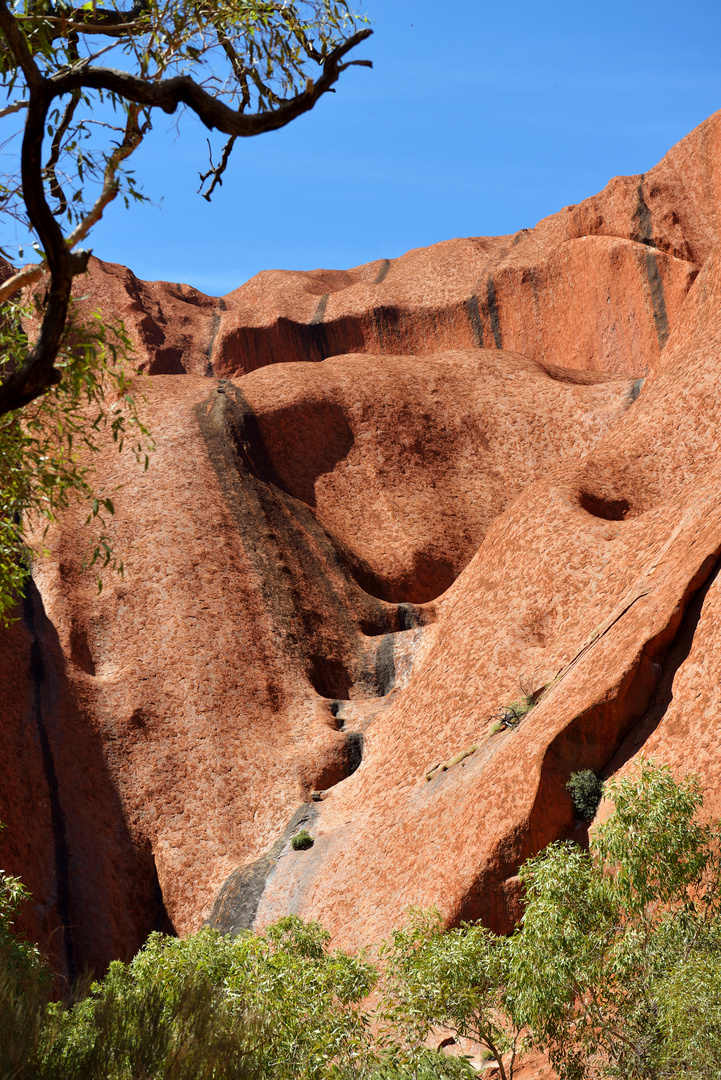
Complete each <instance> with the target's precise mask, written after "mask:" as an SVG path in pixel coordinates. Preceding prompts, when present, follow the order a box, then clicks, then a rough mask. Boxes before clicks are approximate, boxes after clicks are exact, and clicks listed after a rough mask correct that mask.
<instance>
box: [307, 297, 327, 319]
mask: <svg viewBox="0 0 721 1080" xmlns="http://www.w3.org/2000/svg"><path fill="white" fill-rule="evenodd" d="M329 299H330V293H326V294H325V295H324V296H321V298H320V300H319V301H318V307H317V308H316V309H315V315H314V316H313V318H312V319H311V320H310V325H311V326H318V325H319V323H322V322H323V319H324V318H325V309H326V308H327V307H328V300H329Z"/></svg>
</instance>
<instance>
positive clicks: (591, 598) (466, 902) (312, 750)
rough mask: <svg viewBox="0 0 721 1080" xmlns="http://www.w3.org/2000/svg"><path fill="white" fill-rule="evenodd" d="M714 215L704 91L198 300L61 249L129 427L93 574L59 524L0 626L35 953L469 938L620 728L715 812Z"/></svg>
mask: <svg viewBox="0 0 721 1080" xmlns="http://www.w3.org/2000/svg"><path fill="white" fill-rule="evenodd" d="M720 241H721V113H720V114H716V115H715V116H713V117H711V118H710V119H709V120H707V121H706V122H705V123H704V124H703V125H701V127H700V128H698V129H697V130H696V131H694V132H692V133H691V135H689V136H688V137H687V138H686V139H684V140H683V141H682V142H681V143H679V144H678V146H676V147H674V148H673V149H672V150H671V151H670V153H669V154H668V155H667V156H666V157H665V158H664V159H663V161H662V162H661V163H660V164H659V165H657V166H656V167H655V168H654V169H652V170H651V171H650V172H649V173H647V174H645V175H644V176H640V177H631V178H616V179H615V180H612V181H611V182H610V183H609V185H608V186H607V187H606V189H605V190H604V191H603V192H601V193H600V194H599V195H597V196H595V197H593V198H590V199H588V200H586V201H585V202H583V203H581V204H580V205H579V206H576V207H567V208H565V209H564V210H562V211H560V212H559V213H558V214H556V215H554V216H553V217H551V218H547V219H545V220H544V221H542V222H540V223H539V224H538V225H537V226H536V228H535V229H533V230H524V231H522V232H520V233H517V234H516V235H515V236H512V237H500V238H492V239H487V238H480V239H479V238H474V239H467V240H451V241H448V242H446V243H443V244H439V245H436V246H434V247H432V248H429V249H425V250H417V251H412V252H409V253H408V254H407V255H404V256H403V257H401V258H399V259H395V260H392V261H389V260H383V259H381V260H378V261H377V262H375V263H372V264H369V265H367V266H364V267H358V268H356V269H354V270H350V271H329V270H317V271H312V272H310V273H291V272H284V271H268V272H266V273H263V274H259V275H258V276H257V277H256V278H254V279H253V280H252V281H250V282H248V283H247V284H246V285H243V286H242V287H241V288H239V289H237V290H235V292H233V293H230V294H229V295H228V296H226V297H223V298H221V299H216V298H212V297H206V296H203V295H202V294H200V293H198V292H197V291H196V290H194V289H191V288H190V287H188V286H182V285H169V284H167V283H158V282H156V283H147V282H141V281H139V280H138V279H137V278H135V277H134V275H133V274H132V273H131V272H130V271H129V270H126V269H125V268H123V267H118V266H113V265H111V264H103V263H100V262H98V261H97V260H94V261H93V263H92V267H91V273H90V276H89V279H86V280H84V281H82V282H80V283H79V288H80V289H81V290H82V291H81V292H80V293H79V295H82V296H85V297H87V298H88V299H86V300H83V304H84V305H85V306H86V309H87V310H94V309H98V308H99V309H100V310H101V311H102V312H103V314H104V315H105V316H106V317H112V316H115V317H120V318H122V319H123V320H124V321H125V324H126V326H127V328H128V331H129V333H130V335H131V337H132V339H133V341H134V344H135V347H136V351H137V355H138V358H139V364H140V367H141V368H142V369H143V370H144V371H145V372H146V373H148V376H149V378H148V379H147V381H146V395H147V404H146V406H145V409H146V415H147V420H148V423H149V424H150V426H151V428H152V432H153V435H154V438H155V440H156V443H157V447H158V448H157V451H156V453H155V454H154V455H153V461H152V465H151V468H150V470H149V471H148V472H147V473H142V472H141V471H140V470H139V469H138V468H137V467H136V466H135V464H134V462H132V460H131V459H130V458H128V459H127V460H126V459H125V457H124V456H120V455H118V454H117V453H116V452H115V451H111V450H108V451H107V452H105V453H104V454H103V455H102V456H101V459H100V461H99V463H98V469H99V475H100V478H101V480H102V482H103V484H104V485H105V487H106V488H107V489H108V490H111V489H113V490H114V489H115V488H117V487H118V486H119V485H121V486H120V487H119V490H117V492H116V493H115V495H114V501H115V505H116V514H115V517H114V519H113V521H112V522H111V524H110V532H111V537H112V541H113V544H114V547H115V550H116V552H117V553H118V555H119V556H120V557H121V558H122V559H123V561H124V563H125V567H126V571H125V577H124V578H123V579H122V580H121V579H117V580H109V581H107V582H106V587H105V588H104V590H103V592H102V593H101V594H100V595H98V594H97V591H96V588H95V585H94V582H93V581H91V580H90V579H89V576H88V575H85V576H82V575H81V574H80V573H79V570H80V567H81V565H82V562H83V559H84V557H85V554H86V550H87V544H88V537H87V534H86V532H85V531H84V529H83V527H82V521H83V518H84V514H83V513H81V511H80V510H78V511H77V512H76V513H69V514H68V515H67V516H66V518H65V519H64V520H63V521H62V522H61V524H60V525H59V526H58V527H57V528H56V529H54V531H53V532H52V534H51V535H50V536H49V538H48V545H49V547H50V551H51V554H50V557H49V558H47V559H45V560H40V561H38V562H37V564H36V566H35V568H34V571H33V579H34V580H33V585H32V586H31V587H30V589H29V590H28V595H27V597H26V598H25V601H24V603H23V605H22V608H21V610H19V611H18V616H19V618H18V621H17V622H15V623H14V624H12V625H11V626H10V627H9V628H7V629H6V630H4V631H2V632H0V680H1V685H2V697H1V698H0V716H1V717H2V724H1V725H0V740H1V741H0V746H2V754H3V761H4V762H5V763H6V767H5V768H4V769H3V770H2V774H1V775H0V819H1V820H4V821H5V822H7V824H8V826H9V828H8V829H7V830H6V831H5V832H3V834H2V836H1V837H0V853H1V855H2V864H3V865H4V867H5V868H6V869H7V870H9V871H12V872H15V873H18V874H20V875H21V876H22V877H23V878H24V880H25V881H26V883H27V884H28V886H29V887H30V889H31V890H32V892H33V895H34V898H35V907H34V908H33V909H32V910H31V911H29V912H28V914H27V915H26V926H27V929H28V930H29V932H31V933H32V934H33V935H34V936H35V937H36V938H38V939H39V940H42V941H43V942H44V943H45V944H46V945H48V947H49V948H51V949H52V951H53V954H54V957H55V960H56V963H57V965H58V967H59V968H60V969H63V970H65V971H68V972H72V971H73V970H81V969H82V968H84V967H86V966H88V965H90V966H93V967H96V968H102V967H103V966H104V965H105V964H107V962H108V961H109V960H110V959H112V958H113V957H114V956H123V957H127V956H129V955H131V954H132V953H133V952H134V951H135V950H136V949H137V948H138V947H139V945H140V944H141V943H142V940H143V939H144V937H145V935H146V934H147V933H148V931H149V930H151V929H153V928H154V927H161V928H168V929H169V928H171V927H172V928H173V929H174V930H175V931H177V932H178V933H181V934H182V933H187V932H190V931H192V930H194V929H197V927H198V926H200V925H201V923H202V922H203V921H204V920H206V919H210V921H211V922H213V923H214V924H215V925H217V926H220V927H222V928H224V929H226V930H234V929H239V928H241V927H244V926H245V927H248V926H255V927H261V926H263V925H265V924H266V923H268V922H269V921H271V920H272V919H275V918H276V917H278V916H279V915H281V914H284V913H286V912H288V911H294V912H297V913H299V914H301V915H303V916H304V917H306V918H318V919H320V920H321V921H322V922H323V923H324V924H325V925H326V926H327V927H328V928H329V929H330V930H331V931H332V932H333V935H334V937H335V939H336V941H337V943H338V944H340V945H344V946H350V947H354V946H357V945H360V944H370V943H373V942H376V941H378V940H379V939H380V938H381V937H383V936H384V935H385V934H387V933H388V932H389V930H390V929H391V928H392V927H393V926H395V925H397V924H399V923H400V922H401V921H402V920H403V918H404V916H405V912H406V910H407V908H408V906H409V905H411V904H421V905H423V906H429V905H433V904H435V905H437V906H438V907H439V909H440V910H441V912H442V914H443V916H444V917H445V919H446V920H447V921H448V922H449V923H455V922H458V921H459V920H461V919H470V918H482V919H484V920H485V921H486V922H487V923H488V924H489V925H491V926H493V927H495V928H496V929H498V930H504V929H508V928H509V927H510V926H511V925H512V923H513V921H514V919H515V918H516V917H517V914H518V910H519V906H518V886H517V877H516V875H517V870H518V867H519V865H520V863H521V862H522V861H523V860H524V859H525V858H526V857H527V856H528V855H529V854H531V853H532V852H534V851H537V850H539V849H540V848H541V847H543V846H544V845H545V844H546V843H548V842H549V841H550V840H553V839H556V838H558V837H559V836H564V835H569V834H570V833H572V832H573V830H574V828H576V825H575V822H574V816H573V809H572V805H571V801H570V796H569V795H568V793H567V791H566V789H565V783H566V780H567V779H568V776H569V774H570V773H571V772H573V771H575V770H577V769H583V768H592V769H596V770H599V771H601V770H605V771H606V773H608V772H612V771H615V770H617V769H621V768H628V767H629V762H631V761H632V760H633V758H634V755H636V754H637V753H639V752H644V753H645V754H647V755H648V754H653V755H654V756H655V757H656V758H657V759H659V760H664V761H668V762H669V763H671V764H672V765H673V766H674V768H677V769H678V770H679V771H687V770H689V769H693V770H695V771H697V772H699V773H700V774H701V776H702V778H703V780H704V783H705V784H706V785H707V786H708V789H709V797H710V800H709V806H710V808H711V809H712V810H715V811H716V812H717V813H719V814H721V755H720V754H719V752H718V749H719V742H720V741H721V699H719V696H718V693H717V690H716V688H717V686H718V683H719V675H720V674H721V650H720V649H719V646H718V644H717V639H718V634H717V633H716V627H717V626H718V623H719V618H721V600H719V596H721V593H719V592H718V590H719V585H718V584H717V581H718V579H717V576H716V574H717V569H718V559H719V555H720V554H721V494H719V492H721V483H720V481H721V454H720V453H719V421H720V419H721V415H720V410H721V405H720V404H719V401H720V400H721V392H720V390H721V387H720V377H719V374H718V373H719V365H720V362H721V284H719V282H720V280H721V265H720V263H721V253H720V252H719V242H720ZM717 594H718V595H717ZM544 687H547V688H548V689H547V690H546V692H545V693H543V694H542V696H540V695H541V693H542V691H543V689H544ZM524 695H534V700H535V699H538V698H539V696H540V700H539V701H538V703H537V704H536V705H535V707H534V708H532V709H531V710H530V711H529V712H528V713H527V714H526V716H525V717H524V718H523V719H522V720H521V721H520V723H519V725H518V726H517V728H515V729H511V728H506V729H504V730H502V731H501V732H499V733H497V734H494V735H489V734H488V730H489V717H491V716H492V714H494V712H497V710H498V709H499V708H500V707H502V706H503V705H504V704H507V703H509V702H511V701H513V700H517V699H519V698H520V697H522V696H524ZM473 748H475V749H473ZM436 766H444V767H441V768H436ZM427 777H430V779H427ZM301 826H305V827H307V828H308V829H309V830H310V831H311V832H312V834H313V836H314V838H315V843H314V845H313V847H312V848H310V849H309V850H307V851H300V852H294V851H292V849H291V848H290V839H291V837H292V835H293V833H294V832H295V831H297V830H298V829H299V828H300V827H301ZM58 927H64V929H62V930H58ZM530 1067H531V1066H530V1065H529V1068H530ZM539 1067H540V1066H539ZM529 1075H530V1073H529Z"/></svg>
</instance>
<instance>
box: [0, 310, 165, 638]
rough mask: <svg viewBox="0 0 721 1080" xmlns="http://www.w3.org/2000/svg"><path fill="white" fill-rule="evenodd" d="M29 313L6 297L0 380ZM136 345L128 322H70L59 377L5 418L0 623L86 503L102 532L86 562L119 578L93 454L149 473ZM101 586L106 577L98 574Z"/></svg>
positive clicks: (17, 357) (0, 432)
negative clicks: (106, 450)
mask: <svg viewBox="0 0 721 1080" xmlns="http://www.w3.org/2000/svg"><path fill="white" fill-rule="evenodd" d="M31 314H32V312H31V310H30V309H28V308H27V307H25V308H23V307H21V306H20V305H19V304H17V303H15V302H12V301H6V304H5V318H4V320H3V321H2V322H0V377H2V374H3V373H4V371H5V370H8V369H9V370H12V369H13V367H14V366H15V365H17V364H18V363H19V362H20V361H21V358H22V356H23V355H24V354H25V352H26V350H27V346H28V337H27V330H26V327H27V325H28V323H30V322H31V318H30V317H31ZM129 354H130V342H129V341H128V339H127V336H126V334H125V332H124V329H123V327H122V324H121V323H119V322H116V321H103V320H102V319H101V318H100V317H99V316H95V317H94V318H92V319H91V320H90V321H89V322H87V323H85V324H83V323H80V322H77V323H76V322H74V321H73V320H72V319H71V320H70V321H69V323H68V329H67V332H66V334H65V336H64V339H63V343H62V346H61V350H60V353H59V356H58V359H57V361H56V365H57V369H58V371H59V372H60V374H61V380H60V382H59V383H57V384H56V385H54V386H53V387H52V388H51V389H50V390H49V391H48V392H47V393H46V394H45V395H44V396H43V397H40V398H38V399H36V400H35V401H33V402H31V403H30V404H28V405H27V406H26V407H25V408H24V409H22V410H20V411H14V412H9V413H6V414H5V415H4V416H0V468H1V470H2V471H1V479H0V623H2V621H3V620H4V619H7V618H8V617H9V615H10V613H11V611H12V609H13V607H14V605H15V603H16V602H17V597H18V595H19V593H20V591H21V589H22V586H23V582H24V580H25V577H26V576H27V574H28V572H29V568H30V565H31V563H32V559H33V557H34V555H36V554H37V553H38V552H41V551H42V550H43V537H44V534H45V532H46V529H47V526H48V525H49V524H50V523H52V522H53V521H55V520H56V518H57V515H58V513H59V512H61V511H62V510H64V509H66V508H67V507H68V506H69V505H71V504H72V503H74V502H78V501H80V502H85V503H86V504H87V507H88V519H87V523H88V524H91V523H92V524H94V525H95V526H96V528H95V530H94V533H92V534H90V535H91V536H93V537H94V543H91V545H90V549H91V550H90V552H89V557H88V562H89V564H90V566H92V567H94V568H96V569H98V570H101V569H102V568H104V567H107V566H109V565H110V566H112V567H113V568H114V569H116V570H118V571H119V572H122V569H123V567H122V562H121V561H120V560H118V559H117V556H116V555H115V554H114V553H113V551H112V548H111V546H110V542H109V539H108V536H107V533H106V531H105V524H106V520H107V516H108V515H111V514H113V513H114V509H115V508H114V506H113V501H112V498H111V494H109V493H107V492H104V491H102V490H100V489H99V488H98V487H97V485H96V484H95V478H94V475H93V457H94V455H95V454H96V453H97V452H98V451H99V450H100V448H101V446H102V445H104V444H106V443H108V442H109V443H110V444H111V445H112V444H113V443H114V444H115V445H116V447H117V448H118V450H122V449H123V448H124V447H126V446H127V449H128V450H130V452H131V453H132V454H133V455H134V456H135V457H136V459H137V460H138V461H139V462H140V463H141V465H142V466H143V467H144V468H147V466H148V453H149V451H150V449H151V447H152V442H151V439H150V435H149V432H148V429H147V427H146V426H145V425H144V423H143V422H142V420H141V419H140V417H139V415H138V405H139V399H138V393H137V383H138V380H137V379H135V380H133V378H132V370H131V369H130V368H129V359H128V357H129ZM98 583H99V586H100V587H102V578H101V577H98Z"/></svg>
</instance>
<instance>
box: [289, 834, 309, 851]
mask: <svg viewBox="0 0 721 1080" xmlns="http://www.w3.org/2000/svg"><path fill="white" fill-rule="evenodd" d="M314 843H315V841H314V840H313V837H312V836H311V835H310V833H309V832H308V830H307V829H301V830H300V832H299V833H296V834H295V836H294V837H293V839H292V840H291V842H290V846H291V847H292V848H293V851H307V849H308V848H311V847H313V844H314Z"/></svg>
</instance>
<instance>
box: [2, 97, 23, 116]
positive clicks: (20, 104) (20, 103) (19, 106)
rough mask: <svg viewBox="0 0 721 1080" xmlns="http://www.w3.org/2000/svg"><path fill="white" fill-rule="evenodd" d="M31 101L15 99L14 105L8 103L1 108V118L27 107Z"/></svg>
mask: <svg viewBox="0 0 721 1080" xmlns="http://www.w3.org/2000/svg"><path fill="white" fill-rule="evenodd" d="M29 104H30V103H29V102H28V101H24V100H23V101H14V102H13V103H12V105H6V106H5V108H4V109H0V120H2V119H3V118H4V117H5V116H11V115H12V113H16V112H20V110H21V109H27V107H28V105H29Z"/></svg>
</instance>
